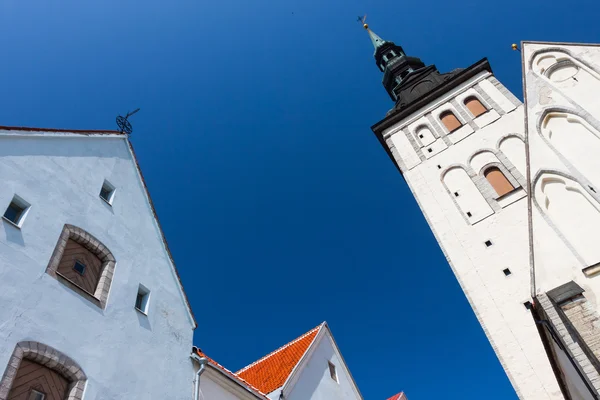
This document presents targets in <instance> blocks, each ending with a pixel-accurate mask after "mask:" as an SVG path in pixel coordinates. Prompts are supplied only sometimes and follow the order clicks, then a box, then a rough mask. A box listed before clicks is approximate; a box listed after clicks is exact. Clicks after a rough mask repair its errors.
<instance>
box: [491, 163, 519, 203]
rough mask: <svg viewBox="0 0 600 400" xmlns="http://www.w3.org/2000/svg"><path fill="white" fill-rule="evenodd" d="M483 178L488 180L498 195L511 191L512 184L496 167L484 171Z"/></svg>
mask: <svg viewBox="0 0 600 400" xmlns="http://www.w3.org/2000/svg"><path fill="white" fill-rule="evenodd" d="M484 175H485V179H487V180H488V182H489V183H490V185H492V187H493V188H494V190H495V191H496V193H497V194H498V197H500V196H504V195H505V194H506V193H509V192H512V191H513V190H514V186H513V185H512V184H511V183H510V182H509V180H508V179H506V176H504V174H503V173H502V171H500V170H499V169H498V168H496V167H492V168H489V169H488V170H487V171H485V173H484Z"/></svg>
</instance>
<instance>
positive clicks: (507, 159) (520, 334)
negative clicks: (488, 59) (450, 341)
mask: <svg viewBox="0 0 600 400" xmlns="http://www.w3.org/2000/svg"><path fill="white" fill-rule="evenodd" d="M499 87H501V85H500V84H499V83H498V81H497V80H495V78H494V77H493V76H491V74H489V73H486V72H484V73H481V74H480V75H478V76H476V77H474V78H472V79H471V80H470V81H468V82H465V83H464V84H463V85H462V86H460V87H458V88H456V89H454V90H453V91H451V92H449V93H447V94H445V95H444V96H442V97H441V98H439V99H437V100H436V101H435V102H433V103H431V104H429V105H428V106H426V107H425V108H423V109H421V110H419V111H418V112H415V113H414V114H413V115H411V116H409V117H407V118H406V119H404V120H403V121H401V122H399V123H398V124H397V125H395V126H393V127H391V128H389V129H388V130H387V131H386V132H384V139H386V143H388V146H390V149H391V151H392V153H393V154H394V155H395V157H396V158H397V162H398V165H399V166H400V168H401V170H402V172H403V175H404V178H405V179H406V181H407V183H408V185H409V187H410V189H411V191H412V192H413V194H414V196H415V198H416V200H417V202H418V203H419V206H420V207H421V210H422V211H423V213H424V215H425V218H426V219H427V222H428V223H429V225H430V227H431V229H432V230H433V232H434V235H435V236H436V238H437V240H438V242H439V243H440V246H441V248H442V250H443V251H444V253H445V255H446V257H447V259H448V261H449V263H450V265H451V267H452V269H453V271H454V273H455V275H456V277H457V279H458V281H459V283H460V285H461V287H462V288H463V290H464V292H465V294H466V296H467V298H468V299H469V302H470V304H471V306H472V307H473V310H474V311H475V313H476V315H477V318H478V319H479V321H480V323H481V324H482V326H483V329H484V331H485V333H486V335H487V336H488V338H489V340H490V342H491V344H492V346H493V348H494V350H495V351H496V354H497V355H498V357H499V359H500V362H501V363H502V365H503V367H504V368H505V370H506V372H507V374H508V376H509V379H510V380H511V382H512V384H513V386H514V387H515V390H516V391H517V394H518V395H519V397H520V398H521V399H527V400H547V399H562V398H563V397H562V394H561V392H560V389H559V387H558V385H557V383H556V380H555V378H554V374H553V372H552V369H551V366H550V364H549V362H548V358H547V356H546V353H545V351H544V348H543V345H542V342H541V340H540V338H539V335H538V332H537V328H536V326H535V323H534V321H533V318H532V316H531V314H530V312H529V311H528V310H527V309H526V308H525V306H524V302H526V301H528V300H530V286H529V282H530V280H529V244H528V229H527V198H526V192H525V190H524V187H526V181H525V175H526V171H525V170H524V159H525V154H524V151H525V150H524V144H523V134H524V132H523V117H524V113H523V106H522V105H520V103H519V102H518V101H517V100H516V99H514V97H512V98H511V97H509V96H506V95H505V94H503V93H502V91H501V90H499ZM474 92H476V93H478V94H479V95H480V96H479V98H480V99H481V100H482V102H483V103H484V105H486V106H487V108H488V109H490V111H489V112H488V113H486V114H484V115H482V116H480V117H478V118H476V119H473V118H472V116H471V115H470V113H468V110H466V108H464V109H463V110H457V112H459V113H461V114H463V119H467V120H466V121H463V123H464V126H463V127H462V128H461V129H465V132H463V133H461V137H460V138H459V139H460V140H457V139H456V138H452V135H454V134H455V133H456V132H453V133H451V134H449V135H447V137H446V138H444V135H446V134H445V133H444V130H443V129H440V128H439V127H438V130H439V132H440V139H439V140H441V141H443V142H445V143H449V142H450V143H451V144H450V145H449V146H448V147H447V148H445V149H444V150H443V151H441V152H439V153H438V154H436V155H434V156H433V157H430V158H426V157H422V156H420V154H419V153H421V152H422V149H421V148H419V146H418V145H417V146H410V147H405V148H403V149H397V148H395V144H396V143H403V144H404V143H405V141H404V140H399V139H396V137H397V136H403V135H405V134H406V131H407V130H406V129H405V127H407V126H410V125H411V124H412V123H413V121H415V120H418V119H420V118H422V117H423V116H424V115H428V114H430V115H433V116H436V115H438V114H439V110H442V109H446V108H447V107H448V104H449V103H450V102H451V100H453V99H455V100H456V101H454V102H453V103H454V106H453V107H454V108H456V107H464V104H463V102H462V99H463V98H465V97H466V96H467V95H468V94H469V93H474ZM457 116H458V115H457ZM465 116H466V117H468V118H465ZM430 120H431V119H430ZM433 120H434V122H437V121H436V118H434V119H433ZM467 127H468V128H467ZM459 131H460V130H459ZM457 132H458V131H457ZM511 135H512V136H511ZM519 137H520V138H519ZM507 140H510V142H507V143H505V141H507ZM514 140H520V141H521V145H519V144H518V143H516V142H514ZM503 143H504V145H503ZM508 144H509V145H510V146H507V145H508ZM502 146H504V148H509V151H508V152H507V154H504V153H503V152H502V151H500V150H501V148H502ZM519 151H520V152H522V154H519ZM407 152H409V153H410V152H412V153H413V155H412V156H411V157H412V159H414V157H416V158H417V159H418V160H419V162H417V163H415V162H409V163H405V162H404V160H403V156H404V154H405V153H407ZM498 159H499V160H500V161H501V162H502V163H503V166H504V167H505V168H506V172H507V173H505V175H507V177H508V176H509V175H510V176H511V178H512V179H513V183H514V186H515V187H519V186H520V187H521V189H520V190H516V191H514V192H512V193H511V194H510V195H507V196H504V197H503V198H500V199H497V200H496V199H495V197H497V196H496V195H495V192H494V190H493V188H492V187H491V186H490V185H489V183H488V182H487V181H486V180H485V178H484V177H483V176H481V175H480V171H481V168H482V167H484V166H485V165H488V163H489V162H497V161H498ZM511 164H512V165H511ZM511 167H512V169H511ZM456 169H462V170H464V171H465V173H462V177H463V179H464V177H465V176H468V177H470V178H471V182H470V183H468V182H467V183H465V184H464V185H463V186H464V187H461V186H460V184H459V186H458V187H457V186H456V184H455V183H456V182H455V179H454V177H453V176H452V175H450V173H451V172H452V171H455V170H456ZM509 170H510V171H509ZM509 172H510V173H509ZM446 177H449V180H448V182H446ZM474 188H475V189H474ZM474 190H475V191H474ZM455 192H458V195H459V196H458V197H457V196H456V195H455ZM468 213H470V214H471V215H470V216H469V215H468ZM488 240H489V241H490V242H491V244H492V245H491V246H489V247H488V246H487V245H486V241H488ZM506 268H508V269H510V272H511V275H509V276H505V275H504V273H503V270H504V269H506ZM432 273H435V271H432Z"/></svg>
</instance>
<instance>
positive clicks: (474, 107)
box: [465, 96, 487, 118]
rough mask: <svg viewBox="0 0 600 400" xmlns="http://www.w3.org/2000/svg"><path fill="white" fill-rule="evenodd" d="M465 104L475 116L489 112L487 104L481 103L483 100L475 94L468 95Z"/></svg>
mask: <svg viewBox="0 0 600 400" xmlns="http://www.w3.org/2000/svg"><path fill="white" fill-rule="evenodd" d="M465 106H467V108H468V109H469V111H470V112H471V114H473V116H474V117H475V118H477V117H479V116H480V115H481V114H485V113H486V112H487V108H485V106H484V105H483V104H481V101H479V99H478V98H477V97H475V96H471V97H467V98H466V99H465Z"/></svg>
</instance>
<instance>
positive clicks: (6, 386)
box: [0, 341, 87, 400]
mask: <svg viewBox="0 0 600 400" xmlns="http://www.w3.org/2000/svg"><path fill="white" fill-rule="evenodd" d="M23 359H27V360H29V361H33V362H36V363H38V364H40V365H43V366H44V367H46V368H49V369H51V370H53V371H56V372H57V373H59V374H61V375H62V376H64V377H65V378H67V379H68V380H69V381H70V385H69V389H68V396H67V400H82V399H83V392H84V389H85V385H86V383H87V376H86V375H85V373H84V372H83V369H82V368H81V367H80V366H79V364H77V363H76V362H75V361H74V360H73V359H72V358H70V357H69V356H67V355H66V354H64V353H62V352H60V351H58V350H56V349H55V348H53V347H50V346H48V345H45V344H43V343H39V342H35V341H23V342H19V343H17V345H16V346H15V350H14V351H13V353H12V355H11V357H10V359H9V361H8V365H7V366H6V369H5V370H4V374H3V375H2V379H1V380H0V400H7V398H8V394H9V392H10V389H11V387H12V384H13V381H14V379H15V377H16V376H17V371H18V370H19V366H20V365H21V361H22V360H23Z"/></svg>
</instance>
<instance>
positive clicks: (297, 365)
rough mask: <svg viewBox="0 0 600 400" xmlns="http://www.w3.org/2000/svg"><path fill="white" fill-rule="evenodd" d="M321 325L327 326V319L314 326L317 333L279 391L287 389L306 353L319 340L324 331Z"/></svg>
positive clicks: (305, 357)
mask: <svg viewBox="0 0 600 400" xmlns="http://www.w3.org/2000/svg"><path fill="white" fill-rule="evenodd" d="M323 327H327V321H323V322H322V323H321V325H319V326H318V327H316V328H315V329H318V330H319V331H318V332H317V334H316V335H315V337H314V338H313V340H312V342H310V344H309V345H308V347H307V348H306V351H304V354H302V357H300V360H298V362H297V363H296V365H294V368H292V371H291V372H290V374H289V375H288V377H287V379H286V380H285V382H284V383H283V385H282V386H281V391H282V392H283V391H284V390H286V389H287V387H288V384H289V383H290V382H291V381H292V379H293V377H295V375H296V374H297V371H299V370H300V368H301V367H300V366H301V365H303V364H304V360H306V359H307V358H308V353H309V351H310V350H311V349H312V347H313V346H314V344H315V343H317V340H321V337H322V336H323V334H322V332H324V330H323ZM315 329H313V330H312V331H311V332H314V330H315Z"/></svg>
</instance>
